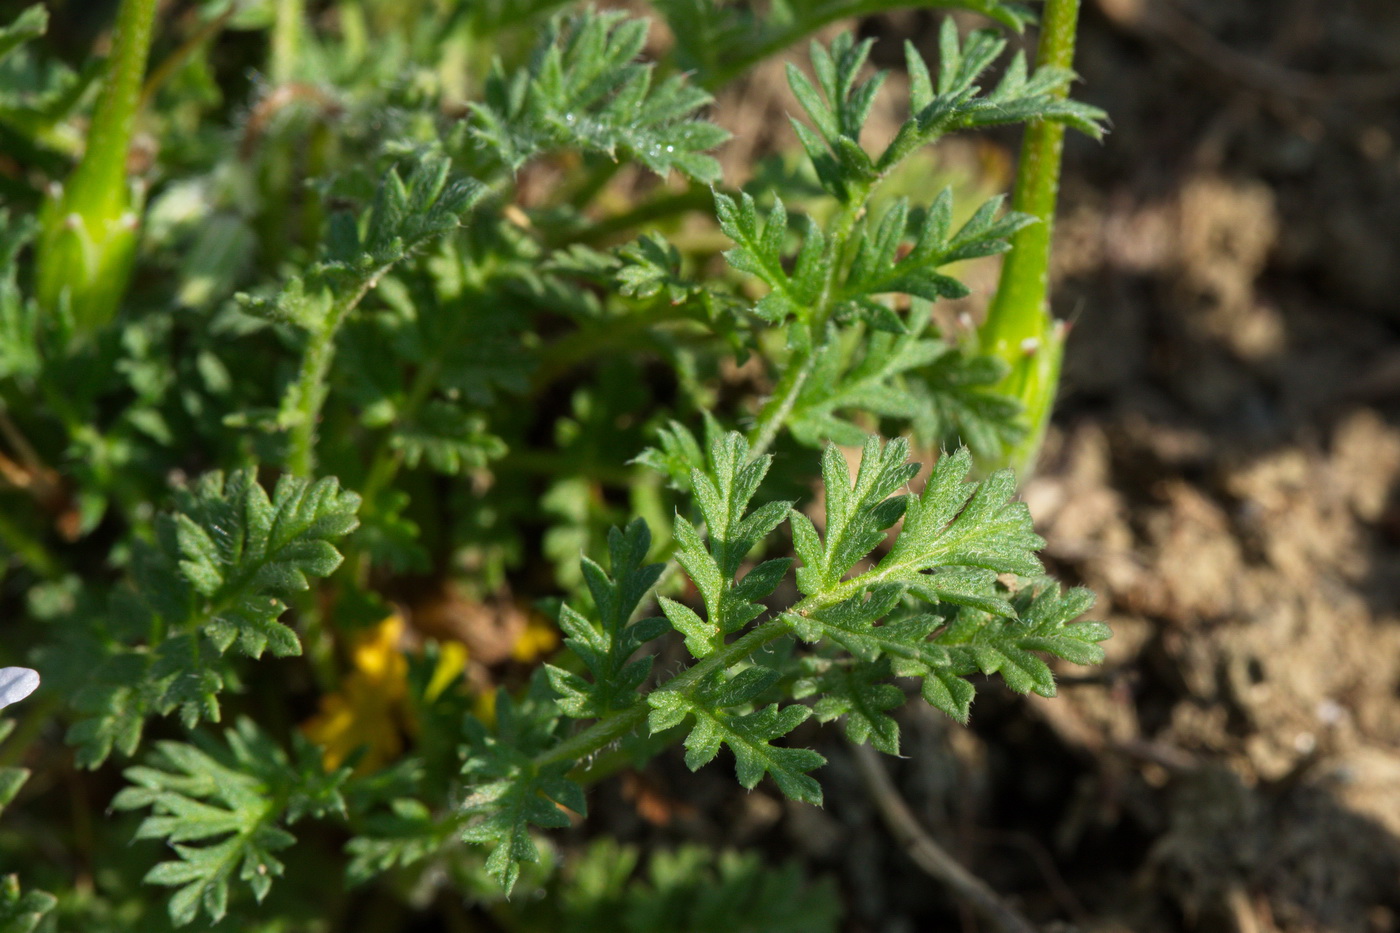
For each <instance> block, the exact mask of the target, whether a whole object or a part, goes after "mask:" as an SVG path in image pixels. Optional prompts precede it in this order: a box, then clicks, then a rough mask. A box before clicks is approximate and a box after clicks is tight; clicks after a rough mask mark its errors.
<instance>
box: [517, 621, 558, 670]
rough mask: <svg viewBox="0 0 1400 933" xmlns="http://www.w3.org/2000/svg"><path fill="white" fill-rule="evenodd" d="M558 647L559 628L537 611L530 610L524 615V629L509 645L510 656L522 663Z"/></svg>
mask: <svg viewBox="0 0 1400 933" xmlns="http://www.w3.org/2000/svg"><path fill="white" fill-rule="evenodd" d="M558 647H559V630H558V629H556V628H555V627H554V626H553V625H552V624H551V623H550V622H549V620H548V619H546V618H545V617H544V616H542V615H540V614H539V613H538V612H531V613H528V614H527V615H526V617H525V630H524V631H522V632H521V633H520V636H519V637H518V638H516V640H515V644H513V645H511V647H510V656H511V657H512V658H514V659H515V660H517V661H520V662H522V663H529V662H530V661H533V660H535V659H536V658H538V657H542V656H544V655H546V654H549V653H550V652H551V651H553V650H554V649H555V648H558Z"/></svg>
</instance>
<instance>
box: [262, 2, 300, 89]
mask: <svg viewBox="0 0 1400 933" xmlns="http://www.w3.org/2000/svg"><path fill="white" fill-rule="evenodd" d="M305 29H306V0H277V19H276V20H274V21H273V24H272V54H271V56H270V61H269V63H268V73H269V74H270V75H271V77H272V83H273V84H274V85H277V84H285V83H286V82H288V81H290V80H292V79H293V78H294V77H295V76H296V71H297V59H299V58H300V57H301V39H302V34H303V32H304V31H305Z"/></svg>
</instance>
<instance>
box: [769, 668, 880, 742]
mask: <svg viewBox="0 0 1400 933" xmlns="http://www.w3.org/2000/svg"><path fill="white" fill-rule="evenodd" d="M802 669H803V672H804V674H805V676H804V677H803V678H802V679H800V680H798V681H797V682H796V683H795V684H794V685H793V696H794V697H796V698H797V699H802V698H804V697H809V696H817V697H819V699H818V700H817V702H816V703H815V704H813V706H812V714H813V715H814V716H816V717H817V719H818V720H819V721H821V722H831V721H832V720H833V719H838V718H840V717H842V716H844V717H845V727H846V737H847V738H849V739H850V740H851V741H852V742H856V743H859V744H869V745H870V746H871V747H873V748H875V749H878V750H879V751H882V752H884V753H885V754H886V755H898V754H899V724H898V723H896V722H895V721H894V718H893V717H892V716H889V715H888V711H889V710H892V709H899V708H900V707H902V706H903V705H904V691H903V690H900V689H899V687H897V686H895V685H894V684H891V683H886V682H884V681H886V680H888V678H889V676H890V670H889V667H888V665H879V664H845V663H842V662H841V661H839V660H836V659H832V658H818V657H809V658H804V659H803V661H802Z"/></svg>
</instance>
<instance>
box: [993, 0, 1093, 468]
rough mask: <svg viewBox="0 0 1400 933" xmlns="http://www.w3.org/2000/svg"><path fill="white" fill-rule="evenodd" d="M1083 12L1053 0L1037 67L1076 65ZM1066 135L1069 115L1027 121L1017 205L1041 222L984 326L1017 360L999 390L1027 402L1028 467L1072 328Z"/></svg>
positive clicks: (998, 349)
mask: <svg viewBox="0 0 1400 933" xmlns="http://www.w3.org/2000/svg"><path fill="white" fill-rule="evenodd" d="M1078 17H1079V0H1046V3H1045V9H1044V13H1043V18H1042V22H1041V31H1040V39H1039V43H1038V46H1037V51H1036V67H1037V68H1040V67H1046V66H1052V67H1057V68H1066V69H1070V68H1072V67H1073V65H1074V39H1075V28H1076V24H1077V21H1078ZM1060 93H1061V94H1062V95H1063V94H1065V93H1067V90H1062V91H1060ZM1064 140H1065V128H1064V125H1063V124H1061V123H1054V122H1049V121H1043V120H1042V121H1038V122H1035V123H1032V124H1030V125H1029V126H1028V127H1027V128H1026V136H1025V140H1024V141H1023V143H1022V145H1021V158H1020V163H1019V165H1018V166H1017V169H1016V193H1015V195H1014V197H1013V199H1012V207H1013V208H1014V209H1016V210H1018V211H1022V212H1024V213H1027V214H1030V215H1032V216H1034V217H1035V218H1037V219H1038V220H1039V221H1040V223H1037V224H1032V225H1031V226H1028V227H1025V228H1023V229H1022V230H1020V231H1018V232H1017V233H1016V235H1015V236H1014V237H1012V240H1011V252H1010V253H1008V254H1007V256H1006V262H1005V264H1004V265H1003V266H1002V269H1001V281H1000V284H999V285H998V287H997V294H996V298H994V299H993V301H992V305H991V307H990V308H989V309H988V311H987V320H986V322H985V323H984V324H983V325H982V328H981V331H980V338H981V345H982V349H983V351H984V352H986V353H989V354H991V355H992V356H995V357H997V358H998V359H1001V360H1002V361H1004V362H1005V363H1006V364H1007V365H1008V366H1010V371H1009V372H1008V373H1007V375H1006V377H1005V378H1004V379H1003V380H1002V382H1001V383H1000V384H999V385H998V386H997V391H998V392H1001V393H1004V394H1007V395H1011V396H1012V397H1014V398H1016V399H1017V400H1019V401H1020V402H1021V404H1022V405H1023V406H1024V407H1025V412H1024V414H1023V416H1022V417H1023V420H1024V424H1025V427H1026V435H1025V437H1024V439H1023V440H1022V441H1021V442H1020V443H1018V444H1017V445H1016V446H1015V447H1014V449H1012V450H1009V451H1007V454H1006V462H1007V464H1008V465H1010V466H1011V467H1013V468H1014V469H1015V470H1016V471H1017V472H1018V473H1021V474H1022V475H1024V474H1026V473H1029V472H1030V471H1031V470H1032V469H1033V468H1034V466H1035V459H1036V456H1037V454H1038V453H1039V451H1040V444H1041V441H1042V440H1043V439H1044V437H1045V429H1046V427H1047V426H1048V424H1049V417H1050V409H1051V407H1052V406H1053V404H1054V399H1055V391H1056V389H1057V388H1058V386H1059V381H1060V363H1061V360H1062V359H1063V355H1064V328H1063V326H1062V325H1060V324H1059V323H1057V322H1056V321H1055V320H1054V318H1053V317H1052V316H1051V314H1050V304H1049V298H1048V295H1049V270H1050V240H1051V236H1052V234H1053V232H1054V222H1055V202H1056V200H1057V198H1058V196H1059V190H1060V159H1061V154H1062V152H1063V150H1064Z"/></svg>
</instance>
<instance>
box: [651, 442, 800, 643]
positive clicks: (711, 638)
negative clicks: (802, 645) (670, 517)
mask: <svg viewBox="0 0 1400 933" xmlns="http://www.w3.org/2000/svg"><path fill="white" fill-rule="evenodd" d="M771 464H772V458H771V457H767V456H764V457H759V458H756V459H755V458H752V457H750V456H749V445H748V441H746V440H745V439H744V437H743V435H741V434H738V433H734V432H731V433H729V434H726V435H724V436H723V437H721V438H718V439H716V440H715V441H714V442H713V443H712V444H711V445H710V453H709V462H708V464H707V468H706V470H704V471H701V470H699V469H694V470H692V471H691V477H690V485H691V489H692V490H693V492H694V496H695V500H696V502H697V504H698V506H699V509H700V514H701V516H703V518H704V520H705V525H706V527H707V529H708V532H709V540H708V543H707V542H706V541H705V540H704V539H702V538H701V535H700V530H699V529H697V528H696V527H695V526H694V525H692V524H691V523H690V522H689V521H688V520H686V519H685V518H684V517H682V516H680V515H677V516H676V520H675V526H674V534H675V539H676V545H677V547H676V561H677V562H678V563H679V564H680V565H681V566H682V567H684V568H685V571H686V573H687V574H688V575H689V576H690V579H691V580H692V581H693V582H694V583H695V587H696V589H697V590H699V591H700V596H701V598H702V599H703V600H704V602H705V612H706V618H705V619H703V620H702V619H701V618H700V617H699V616H698V615H697V614H696V613H695V612H694V611H692V610H690V609H688V608H687V607H685V606H683V605H682V604H680V603H678V602H676V601H674V600H671V599H667V598H665V597H662V598H661V600H660V602H661V608H662V611H663V612H664V613H665V614H666V618H667V619H669V620H670V622H671V624H672V626H674V627H675V629H676V630H677V631H679V632H681V633H682V634H684V635H685V637H686V639H685V644H686V648H687V649H688V650H689V651H690V653H691V654H692V655H693V656H694V657H696V658H704V657H708V656H709V655H711V654H713V653H714V652H715V651H717V650H719V649H720V648H721V647H722V646H723V645H724V640H725V636H726V635H730V634H732V633H734V632H737V631H739V630H740V629H742V628H743V627H744V626H745V625H747V624H748V623H750V622H752V621H753V620H754V619H756V618H758V617H759V615H761V614H762V613H763V611H764V607H763V605H762V604H761V603H759V602H758V600H760V599H762V598H763V597H765V596H768V595H770V594H771V593H772V592H773V591H774V590H776V589H777V588H778V585H779V584H780V583H781V582H782V580H783V578H784V577H785V576H786V574H787V571H788V568H789V567H790V566H791V565H792V561H790V560H788V559H786V558H780V559H777V560H770V561H765V562H763V563H762V564H759V565H758V566H757V567H754V568H753V569H752V570H750V571H749V572H748V573H747V574H745V575H744V578H743V579H742V580H738V579H736V577H737V574H738V572H739V569H740V566H741V564H742V562H743V560H744V558H745V557H747V556H748V554H749V552H750V551H752V550H753V548H754V546H755V545H757V544H758V542H760V541H761V540H763V539H764V538H765V537H767V536H768V534H769V533H770V532H772V531H773V529H775V528H777V527H778V525H780V524H782V522H783V519H785V518H786V517H787V514H788V512H789V511H790V509H791V506H792V504H791V503H790V502H769V503H767V504H765V505H762V506H759V507H758V508H756V509H753V510H752V511H750V510H749V503H750V502H751V501H752V500H753V498H754V495H755V494H756V493H757V492H758V487H759V485H760V484H761V483H762V482H763V478H764V476H765V475H767V473H768V468H769V466H771Z"/></svg>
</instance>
